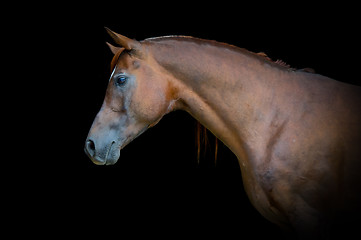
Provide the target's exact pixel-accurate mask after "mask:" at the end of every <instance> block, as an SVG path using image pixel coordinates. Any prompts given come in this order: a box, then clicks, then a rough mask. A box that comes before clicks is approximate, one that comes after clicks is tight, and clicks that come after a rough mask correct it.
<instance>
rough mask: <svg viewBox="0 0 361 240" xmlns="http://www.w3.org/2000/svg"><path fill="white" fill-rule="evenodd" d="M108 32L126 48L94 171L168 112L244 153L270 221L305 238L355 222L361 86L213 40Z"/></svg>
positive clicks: (250, 185) (251, 187)
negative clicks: (138, 37)
mask: <svg viewBox="0 0 361 240" xmlns="http://www.w3.org/2000/svg"><path fill="white" fill-rule="evenodd" d="M107 31H108V33H109V34H110V36H111V37H112V38H113V39H114V41H115V42H116V43H117V44H118V45H119V47H116V46H112V45H110V44H108V45H109V47H110V49H111V51H112V52H113V53H114V58H113V60H112V62H111V68H112V73H111V76H110V80H109V84H108V88H107V90H106V96H105V99H104V103H103V105H102V107H101V109H100V111H99V113H98V114H97V116H96V118H95V120H94V123H93V125H92V127H91V129H90V132H89V135H88V137H87V139H86V143H85V151H86V153H87V154H88V156H89V157H90V159H91V160H92V161H93V162H94V163H95V164H99V165H105V164H106V165H109V164H114V163H116V162H117V160H118V158H119V155H120V150H121V149H122V148H124V146H126V145H127V144H128V143H130V142H131V141H132V140H134V139H135V138H136V137H137V136H139V135H140V134H142V133H143V132H144V131H146V130H147V129H148V128H150V127H152V126H154V125H155V124H157V123H158V122H159V121H160V120H161V119H162V117H163V116H164V115H165V114H167V113H169V112H172V111H175V110H184V111H187V112H188V113H189V114H191V115H192V116H193V117H194V118H195V119H197V120H198V121H199V122H200V123H201V124H202V125H204V126H205V127H206V128H208V129H209V130H210V131H211V132H212V133H213V134H214V135H215V136H216V137H217V138H218V139H220V140H221V141H222V142H223V143H224V144H225V145H226V146H227V147H229V148H230V150H231V151H232V152H233V153H234V154H235V155H236V156H237V158H238V161H239V165H240V168H241V173H242V179H243V183H244V187H245V190H246V193H247V195H248V197H249V199H250V201H251V203H252V204H253V206H254V207H255V208H256V209H257V210H258V211H259V212H260V213H261V214H262V215H263V216H264V217H265V218H266V219H268V220H269V221H271V222H273V223H276V224H277V225H279V226H281V227H283V228H285V229H288V232H289V233H290V234H291V235H292V234H294V235H295V236H297V237H298V238H302V239H310V238H317V239H320V238H327V237H329V236H330V233H331V234H332V229H334V227H335V226H339V225H337V224H339V223H345V225H347V224H348V222H351V220H350V219H352V214H353V213H354V211H356V209H358V205H360V203H361V202H360V199H361V198H360V190H361V189H360V180H361V179H360V178H361V177H360V176H361V174H359V171H360V170H361V168H360V166H361V147H360V143H361V88H360V87H357V86H353V85H349V84H346V83H342V82H338V81H335V80H333V79H330V78H328V77H325V76H321V75H319V74H315V73H312V72H309V71H304V70H295V69H292V68H290V67H289V66H287V65H285V64H282V62H272V61H271V60H270V59H269V58H267V56H266V55H265V54H264V53H260V54H256V53H252V52H249V51H247V50H245V49H240V48H238V47H235V46H232V45H228V44H225V43H219V42H216V41H210V40H203V39H197V38H193V37H185V36H166V37H157V38H149V39H145V40H143V41H140V42H139V41H136V40H132V39H129V38H127V37H125V36H122V35H120V34H117V33H115V32H112V31H110V30H109V29H107ZM355 214H356V213H355ZM339 220H340V221H339ZM347 220H349V221H347Z"/></svg>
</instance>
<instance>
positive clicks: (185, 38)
mask: <svg viewBox="0 0 361 240" xmlns="http://www.w3.org/2000/svg"><path fill="white" fill-rule="evenodd" d="M163 40H178V41H192V42H196V43H208V44H210V45H213V46H218V47H219V46H222V47H225V48H228V49H232V50H235V51H239V52H241V53H243V54H247V55H249V56H252V57H256V58H258V59H259V60H261V61H265V62H268V63H271V64H274V66H276V67H280V68H282V69H284V70H288V71H297V72H308V73H315V70H313V69H312V68H303V69H296V68H293V67H291V65H289V64H287V63H286V62H285V61H283V60H280V59H277V60H276V61H273V60H272V59H271V58H270V57H269V56H268V55H267V54H266V53H264V52H258V53H255V52H252V51H249V50H247V49H245V48H239V47H237V46H234V45H232V44H228V43H223V42H218V41H215V40H208V39H201V38H196V37H192V36H184V35H168V36H161V37H151V38H147V39H144V40H143V41H144V42H158V41H163Z"/></svg>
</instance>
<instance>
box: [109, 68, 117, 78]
mask: <svg viewBox="0 0 361 240" xmlns="http://www.w3.org/2000/svg"><path fill="white" fill-rule="evenodd" d="M116 68H117V66H115V67H114V69H113V72H112V74H110V78H109V82H110V79H112V77H113V74H114V72H115V69H116Z"/></svg>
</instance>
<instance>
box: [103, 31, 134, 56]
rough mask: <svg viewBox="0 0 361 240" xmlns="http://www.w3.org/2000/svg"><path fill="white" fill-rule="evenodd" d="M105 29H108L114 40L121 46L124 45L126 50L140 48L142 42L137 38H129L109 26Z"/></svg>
mask: <svg viewBox="0 0 361 240" xmlns="http://www.w3.org/2000/svg"><path fill="white" fill-rule="evenodd" d="M105 30H107V32H108V34H109V35H110V36H111V37H112V38H113V40H114V41H115V42H116V43H117V44H119V45H120V46H121V47H124V48H125V49H126V50H128V51H130V50H140V48H141V46H140V42H138V41H137V40H133V39H130V38H127V37H125V36H123V35H120V34H118V33H116V32H113V31H112V30H110V29H109V28H107V27H105Z"/></svg>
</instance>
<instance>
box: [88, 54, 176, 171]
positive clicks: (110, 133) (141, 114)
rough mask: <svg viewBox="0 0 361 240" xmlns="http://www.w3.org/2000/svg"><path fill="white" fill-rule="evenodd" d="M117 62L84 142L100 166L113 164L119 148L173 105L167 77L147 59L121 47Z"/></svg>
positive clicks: (91, 156)
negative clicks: (101, 103)
mask: <svg viewBox="0 0 361 240" xmlns="http://www.w3.org/2000/svg"><path fill="white" fill-rule="evenodd" d="M119 51H121V52H119ZM117 57H118V59H115V58H117ZM114 61H115V64H114V69H113V72H112V75H111V77H110V80H109V84H108V88H107V90H106V96H105V99H104V102H103V105H102V107H101V109H100V111H99V113H98V114H97V116H96V118H95V120H94V122H93V125H92V127H91V129H90V132H89V135H88V138H87V140H86V144H85V152H86V153H87V154H88V156H89V157H90V159H91V160H92V161H93V162H94V163H95V164H100V165H104V164H107V165H108V164H114V163H115V162H116V161H117V160H118V158H119V155H120V150H121V149H122V148H123V147H124V146H125V145H127V144H128V143H129V142H131V141H132V140H133V139H135V138H136V137H137V136H139V135H140V134H141V133H143V132H144V131H145V130H147V129H148V128H149V127H152V126H154V125H155V124H156V123H157V122H158V121H159V120H160V119H161V118H162V117H163V116H164V115H165V114H166V113H167V112H168V111H169V105H170V104H169V103H170V98H169V96H168V95H167V91H168V89H167V88H168V84H167V81H166V79H165V78H164V77H162V76H161V74H159V72H157V71H156V70H155V69H154V67H152V66H151V65H150V64H148V63H147V60H146V58H144V57H143V58H139V57H137V55H133V54H132V51H127V50H124V49H123V48H122V49H120V50H118V52H117V53H116V55H115V57H114V59H113V62H114Z"/></svg>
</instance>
